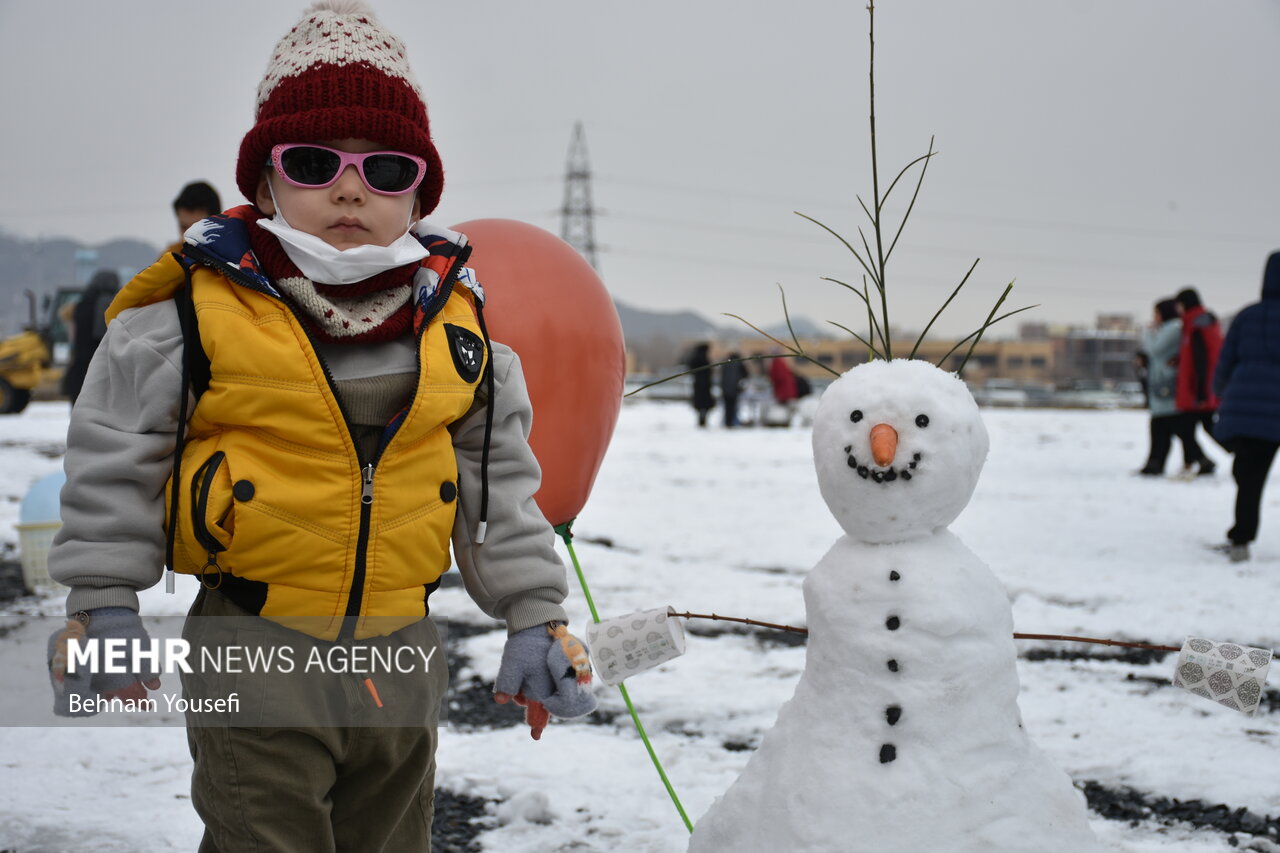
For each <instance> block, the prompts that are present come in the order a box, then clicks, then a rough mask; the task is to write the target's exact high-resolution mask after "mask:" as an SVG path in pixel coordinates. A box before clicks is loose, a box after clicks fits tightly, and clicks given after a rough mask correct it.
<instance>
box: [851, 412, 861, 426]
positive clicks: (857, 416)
mask: <svg viewBox="0 0 1280 853" xmlns="http://www.w3.org/2000/svg"><path fill="white" fill-rule="evenodd" d="M849 420H851V421H853V422H854V423H855V424H856V423H857V422H858V421H860V420H862V410H861V409H854V410H853V411H852V412H850V413H849Z"/></svg>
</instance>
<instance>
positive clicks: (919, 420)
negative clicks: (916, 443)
mask: <svg viewBox="0 0 1280 853" xmlns="http://www.w3.org/2000/svg"><path fill="white" fill-rule="evenodd" d="M928 425H929V416H928V415H916V426H918V427H920V428H921V429H924V428H925V427H927V426H928Z"/></svg>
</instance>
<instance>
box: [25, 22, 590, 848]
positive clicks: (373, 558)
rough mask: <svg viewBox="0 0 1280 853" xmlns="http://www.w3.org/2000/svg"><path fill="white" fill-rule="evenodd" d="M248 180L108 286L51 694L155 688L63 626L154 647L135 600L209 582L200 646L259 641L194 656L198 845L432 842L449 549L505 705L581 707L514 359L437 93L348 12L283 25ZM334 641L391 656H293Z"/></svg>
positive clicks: (76, 430) (73, 484) (199, 602)
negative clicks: (457, 192)
mask: <svg viewBox="0 0 1280 853" xmlns="http://www.w3.org/2000/svg"><path fill="white" fill-rule="evenodd" d="M236 179H237V184H238V186H239V188H240V190H241V191H242V192H243V193H244V195H245V196H246V198H249V199H251V200H252V201H253V204H252V205H245V206H242V207H239V208H233V209H232V210H229V211H227V212H226V213H224V214H220V215H217V216H213V217H210V218H208V219H205V220H203V221H201V222H198V223H196V224H195V225H193V226H192V227H191V228H190V229H189V230H188V231H187V233H186V237H185V241H184V244H183V247H182V250H181V253H180V255H175V256H166V257H164V258H161V260H160V261H158V262H157V263H156V264H155V265H153V266H152V267H150V268H149V269H147V270H145V271H143V273H141V274H140V275H139V276H138V277H137V278H136V279H135V280H134V281H132V282H130V284H129V285H128V286H126V288H125V289H124V291H123V292H122V293H121V295H120V296H119V297H118V298H117V300H116V302H115V303H114V304H113V305H112V309H111V311H110V312H109V316H110V317H111V324H110V326H109V329H108V333H107V337H106V339H105V340H104V342H103V345H102V348H101V349H100V351H99V355H98V356H97V357H96V358H95V360H94V363H93V364H92V366H91V368H90V371H89V376H88V379H87V381H86V384H85V391H84V392H83V394H82V397H81V399H80V401H79V402H78V403H77V405H76V407H75V409H74V411H73V415H72V424H71V429H70V431H69V434H68V450H67V458H66V467H67V475H68V479H67V486H66V488H65V489H64V492H63V520H64V525H63V528H62V531H61V533H60V534H59V538H58V540H57V542H56V543H55V546H54V548H53V550H52V552H51V554H50V574H51V575H52V576H53V577H54V578H55V579H57V580H59V581H61V582H62V583H64V584H66V585H68V586H70V587H71V592H70V594H69V595H68V599H67V612H68V616H69V617H70V618H71V630H69V631H67V632H62V635H61V636H55V638H53V639H51V643H50V650H49V659H50V663H51V671H53V674H54V678H55V693H56V702H57V708H58V710H59V711H60V712H61V713H77V712H79V713H91V712H92V711H93V710H94V708H93V706H92V705H91V704H90V705H89V706H87V710H79V711H77V708H80V709H86V705H85V703H84V701H83V700H84V699H86V698H95V697H96V698H98V699H103V698H108V699H109V698H116V699H123V700H135V701H136V700H139V699H144V698H145V697H146V688H150V689H155V688H157V687H158V686H159V684H158V681H157V679H156V678H155V676H156V675H157V671H156V669H155V667H154V666H153V664H154V661H152V660H150V659H148V658H146V657H145V656H142V657H135V658H131V659H130V665H129V666H127V667H125V670H126V671H125V672H123V673H114V674H113V673H108V672H85V671H84V669H83V667H82V668H81V670H80V671H79V672H70V671H67V670H66V668H65V666H64V664H65V661H66V658H67V648H68V645H67V640H68V636H74V637H76V638H77V641H79V642H91V641H99V642H101V641H108V640H126V641H133V640H136V641H139V642H142V643H144V644H145V642H146V641H147V640H148V639H149V638H148V637H147V634H146V631H145V628H144V627H143V625H142V623H141V620H140V618H139V616H138V612H137V611H138V597H137V591H138V590H140V589H144V588H147V587H149V586H151V585H153V584H155V583H156V582H157V581H158V580H159V579H160V577H161V575H162V572H163V569H162V566H163V565H165V564H167V565H168V566H169V567H170V568H171V569H174V570H176V571H178V572H185V573H190V574H194V575H197V576H198V577H199V579H200V582H201V585H202V587H201V591H200V593H199V596H198V597H197V599H196V602H195V603H194V605H193V606H192V609H191V612H190V614H189V615H188V619H187V623H186V626H185V628H184V631H183V637H184V638H185V639H186V640H187V641H188V642H189V644H190V646H191V648H192V649H195V650H202V649H203V650H211V651H213V652H217V651H218V650H220V649H221V650H225V649H227V648H232V647H234V648H237V649H249V650H257V652H258V653H264V652H270V653H272V654H273V655H275V657H274V658H273V660H274V661H275V665H274V666H272V665H268V666H266V667H264V669H265V671H262V672H256V673H249V674H246V673H245V672H243V670H241V671H239V672H228V671H226V670H227V669H228V668H227V667H219V666H209V665H207V664H208V660H209V658H208V657H205V658H203V660H202V659H201V658H200V657H199V656H194V659H195V660H196V661H200V662H203V663H204V664H205V665H204V666H203V667H198V668H197V669H196V671H195V672H191V673H188V672H185V671H184V673H183V687H184V694H185V696H186V698H188V699H189V700H191V701H192V702H194V703H196V707H206V708H212V707H215V706H218V707H219V708H220V709H222V710H224V711H225V712H226V713H225V714H224V715H223V716H218V717H214V718H210V717H203V718H201V717H199V716H198V715H197V714H195V713H188V715H187V720H188V735H189V740H190V744H191V751H192V755H193V757H194V761H195V769H194V774H193V782H192V791H193V795H192V801H193V804H194V805H195V807H196V809H197V811H198V812H199V814H200V816H201V818H202V819H203V820H204V822H205V826H206V833H205V839H204V842H203V843H202V846H201V849H202V850H241V849H258V848H259V847H260V846H265V847H269V848H270V849H279V850H299V851H302V850H306V851H322V850H357V849H358V850H382V849H386V850H411V849H412V850H420V849H428V848H429V845H430V825H431V810H432V792H433V782H434V769H435V760H434V754H435V747H436V740H435V731H434V728H435V724H436V721H437V714H438V709H439V706H440V703H441V701H442V698H443V693H444V690H445V688H446V686H447V672H446V671H445V669H444V661H443V653H442V652H440V653H439V654H436V653H435V652H434V650H435V649H436V647H437V645H438V644H439V637H438V635H437V634H436V631H435V627H434V625H433V624H432V622H431V620H430V619H428V618H427V613H428V610H429V605H428V600H429V597H430V595H431V593H432V591H433V590H434V589H435V588H436V587H437V586H438V585H439V580H440V576H441V574H442V573H443V572H444V571H446V570H447V569H448V567H449V545H450V541H452V546H453V552H454V554H455V555H456V558H457V562H458V564H459V569H460V571H461V574H462V577H463V581H464V583H465V585H466V587H467V591H468V592H469V594H470V595H471V596H472V598H473V599H474V600H475V601H476V602H477V604H478V605H479V606H480V607H481V609H482V610H484V611H485V612H486V613H488V614H490V615H491V616H494V617H495V618H499V619H503V620H504V621H505V622H506V623H507V628H508V632H509V636H508V640H507V644H506V647H505V649H504V652H503V659H502V662H501V666H500V670H499V677H498V681H497V683H496V685H495V693H496V698H497V700H498V701H500V702H501V701H509V700H511V699H515V700H516V701H518V702H520V703H521V704H525V705H527V706H528V707H529V714H528V719H529V721H530V722H531V725H532V728H533V735H534V737H535V738H536V737H538V736H539V735H540V733H541V729H542V726H543V725H545V714H546V711H548V710H549V711H550V712H551V713H555V714H557V715H559V716H565V717H573V716H580V715H582V714H585V713H588V712H589V711H591V710H592V709H593V708H594V705H595V700H594V698H593V697H592V696H591V693H590V691H589V687H588V686H587V685H588V683H589V673H587V672H585V671H584V669H583V667H582V666H581V665H580V664H579V665H578V666H576V667H575V666H574V664H575V663H578V662H577V661H576V660H575V661H570V660H569V658H568V656H567V655H568V653H567V652H566V649H575V648H579V646H578V645H577V641H576V640H574V639H573V638H572V636H571V635H568V634H567V633H566V631H565V628H564V624H565V621H566V620H565V612H564V609H563V607H562V605H561V602H562V601H563V599H564V597H565V594H566V591H567V587H566V581H565V570H564V566H563V564H562V563H561V562H560V560H559V558H558V557H557V556H556V554H555V551H554V535H553V531H552V529H551V527H550V525H549V524H548V523H547V521H546V519H545V518H543V516H542V515H541V513H540V512H539V510H538V508H537V505H536V504H535V503H534V501H533V494H534V493H535V492H536V491H537V488H538V484H539V472H538V466H537V462H536V460H535V459H534V458H533V455H532V451H531V450H530V449H529V446H528V442H527V438H528V432H529V426H530V416H531V413H530V405H529V400H528V394H527V391H526V390H525V386H524V381H523V377H522V374H521V371H520V365H519V359H518V358H517V357H516V355H515V354H514V353H513V352H512V351H511V350H510V349H509V348H507V347H504V346H502V345H501V344H499V343H497V342H490V341H489V340H488V338H487V335H486V333H485V330H484V323H483V291H482V289H481V288H480V287H479V285H478V284H477V283H476V282H475V281H474V279H473V278H472V276H471V275H470V271H469V270H467V269H466V268H465V267H464V262H465V260H466V258H467V257H468V255H469V254H470V246H469V245H468V243H467V240H466V237H465V235H462V234H458V233H456V232H453V231H450V230H449V229H446V228H441V227H438V226H435V225H433V224H431V223H429V222H427V221H425V220H423V219H422V216H423V215H424V214H427V213H430V212H431V211H432V210H433V209H434V208H435V207H436V205H437V203H438V201H439V198H440V193H441V190H442V188H443V171H442V168H441V165H440V160H439V156H438V154H437V152H436V149H435V146H434V145H433V143H432V141H431V136H430V128H429V124H428V121H427V111H426V105H425V103H424V101H423V98H422V94H421V91H420V89H419V87H418V84H417V82H416V80H415V79H414V77H413V75H412V73H411V71H410V70H409V66H408V62H407V59H406V55H405V50H404V46H403V44H402V43H401V42H400V41H399V39H397V38H396V37H395V36H394V35H392V34H391V33H389V32H387V31H386V30H385V29H384V28H383V27H382V26H381V24H380V23H379V22H378V21H377V20H376V18H375V17H374V16H373V14H372V12H371V11H370V10H369V9H368V8H367V7H366V6H364V5H363V3H361V2H358V0H324V2H320V3H316V4H315V5H314V6H313V7H312V8H310V9H309V10H307V12H305V13H304V14H303V16H302V18H301V19H300V20H299V22H298V24H297V26H295V27H294V28H293V29H292V30H291V31H290V32H289V33H288V34H286V35H285V36H284V38H282V39H281V40H280V42H279V44H278V45H277V47H276V50H275V53H274V55H273V56H272V58H271V61H270V63H269V65H268V68H267V73H266V75H265V77H264V79H263V81H262V83H261V85H260V87H259V91H258V102H257V112H256V121H255V124H254V126H253V127H252V128H251V129H250V130H249V132H248V133H247V134H246V135H245V137H244V139H243V141H242V143H241V146H240V154H239V160H238V163H237V170H236ZM284 650H287V654H286V653H285V651H284ZM405 650H413V651H414V652H416V653H417V656H416V658H415V657H414V656H413V655H412V654H410V655H409V656H407V657H406V656H404V655H400V654H399V653H400V652H402V651H405ZM335 654H337V655H338V656H340V657H342V658H343V659H344V660H348V661H351V660H357V659H358V660H363V661H370V660H372V661H374V662H376V661H380V660H384V661H388V662H389V661H391V660H393V659H394V660H395V661H396V664H397V666H396V669H395V671H388V672H386V673H385V674H376V675H372V676H371V677H369V678H367V679H360V678H357V677H352V675H351V673H350V671H349V670H348V671H344V672H333V671H325V672H315V671H313V670H312V669H311V668H309V667H306V666H305V664H306V663H307V662H309V661H311V660H313V659H316V658H319V659H321V660H332V659H333V657H334V655H335ZM284 660H287V661H288V663H289V666H288V668H287V669H286V668H285V667H284V666H283V665H281V661H284ZM406 660H408V661H416V664H415V665H414V666H412V667H409V668H408V669H407V670H406V669H405V668H404V666H403V664H404V662H405V661H406ZM322 669H323V667H322ZM233 695H234V696H235V698H236V707H234V708H229V707H226V705H227V703H226V701H223V702H222V704H221V705H218V703H219V700H228V699H229V698H230V697H231V696H233ZM73 703H75V704H73Z"/></svg>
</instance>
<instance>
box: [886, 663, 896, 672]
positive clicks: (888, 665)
mask: <svg viewBox="0 0 1280 853" xmlns="http://www.w3.org/2000/svg"><path fill="white" fill-rule="evenodd" d="M885 666H887V667H889V671H890V672H897V671H898V662H897V661H896V660H891V661H889V662H888V663H886V664H885Z"/></svg>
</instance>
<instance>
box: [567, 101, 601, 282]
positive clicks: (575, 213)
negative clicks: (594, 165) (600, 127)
mask: <svg viewBox="0 0 1280 853" xmlns="http://www.w3.org/2000/svg"><path fill="white" fill-rule="evenodd" d="M560 238H561V239H562V240H564V241H565V242H566V243H568V244H569V245H570V246H573V248H575V249H577V250H578V251H579V252H581V253H582V256H583V257H584V258H586V259H587V263H589V264H591V266H592V268H593V269H595V270H596V271H597V272H599V270H600V265H599V263H598V262H597V259H596V230H595V208H594V207H592V206H591V164H590V163H589V162H588V160H587V137H586V134H585V133H584V132H583V130H582V122H578V123H576V124H575V125H574V126H573V138H572V139H571V140H570V141H569V159H568V162H567V163H566V165H565V171H564V207H562V208H560Z"/></svg>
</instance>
